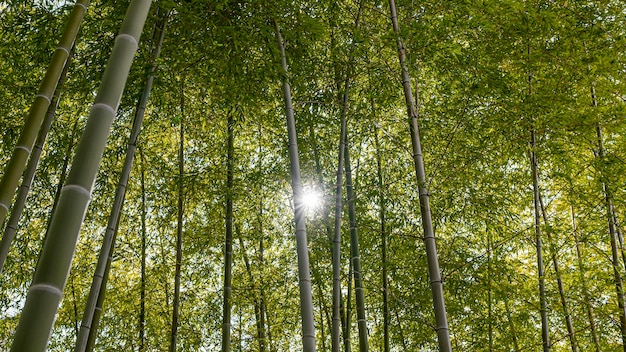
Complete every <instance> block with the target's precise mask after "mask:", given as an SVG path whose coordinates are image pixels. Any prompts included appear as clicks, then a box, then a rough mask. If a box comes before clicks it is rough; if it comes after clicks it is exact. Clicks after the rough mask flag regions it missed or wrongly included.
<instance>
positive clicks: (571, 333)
mask: <svg viewBox="0 0 626 352" xmlns="http://www.w3.org/2000/svg"><path fill="white" fill-rule="evenodd" d="M539 204H540V205H541V215H542V217H543V223H544V224H545V225H546V227H547V231H546V238H547V239H548V248H549V249H550V258H551V259H552V265H553V266H554V275H555V276H556V283H557V287H558V289H559V298H560V299H561V307H562V308H563V315H564V316H565V326H566V327H567V335H568V337H569V342H570V347H571V349H572V352H578V342H577V340H576V331H575V330H574V323H573V322H572V315H571V314H570V311H569V305H568V303H567V297H566V296H565V287H564V285H563V278H562V277H561V269H560V266H559V261H558V259H557V253H556V248H557V247H556V245H555V243H554V241H553V240H552V235H551V230H550V225H549V224H548V214H547V212H546V208H545V207H544V205H543V197H541V192H539Z"/></svg>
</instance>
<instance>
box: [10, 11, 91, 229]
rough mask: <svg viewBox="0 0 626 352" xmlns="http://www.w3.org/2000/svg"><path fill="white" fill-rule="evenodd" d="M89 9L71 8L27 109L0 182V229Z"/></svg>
mask: <svg viewBox="0 0 626 352" xmlns="http://www.w3.org/2000/svg"><path fill="white" fill-rule="evenodd" d="M88 6H89V1H88V0H79V1H77V2H76V4H75V5H74V8H73V9H72V12H71V14H70V16H69V18H68V20H67V23H66V25H65V29H64V30H63V36H62V37H61V40H60V42H59V46H58V47H57V48H56V50H55V51H54V54H52V59H51V60H50V65H49V66H48V70H47V71H46V75H45V77H44V78H43V81H42V82H41V86H40V87H39V91H38V92H37V95H36V96H35V99H34V101H33V104H32V105H31V107H30V110H29V113H28V117H27V118H26V122H25V124H24V128H23V130H22V133H21V135H20V138H19V140H18V141H17V145H16V146H15V149H14V150H13V154H12V155H11V159H10V160H9V163H8V164H7V166H6V167H5V170H4V174H3V175H2V180H1V181H0V225H1V224H3V223H4V219H5V218H6V215H7V213H8V211H9V206H10V202H11V200H12V198H13V195H14V194H15V189H16V188H17V184H18V181H19V178H20V176H21V175H22V171H24V166H25V165H26V161H27V160H28V156H29V155H30V153H31V150H32V148H33V144H34V143H35V139H36V138H37V135H38V132H39V129H40V127H41V124H42V122H43V120H44V117H45V115H46V111H47V110H48V107H49V106H50V105H51V102H52V98H53V94H54V91H55V90H56V87H57V84H58V82H59V79H60V77H61V74H62V72H63V69H64V67H65V66H66V62H67V60H68V58H69V56H70V50H72V47H73V45H74V41H75V40H76V35H77V34H78V29H79V28H80V24H81V22H82V20H83V17H84V16H85V13H86V12H87V7H88Z"/></svg>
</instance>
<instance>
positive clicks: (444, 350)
mask: <svg viewBox="0 0 626 352" xmlns="http://www.w3.org/2000/svg"><path fill="white" fill-rule="evenodd" d="M389 7H390V8H391V23H392V25H393V31H394V33H395V34H396V36H397V44H398V58H399V60H400V67H401V68H402V87H403V89H404V98H405V102H406V107H407V114H408V118H409V127H410V130H411V145H412V147H413V149H412V152H413V164H414V167H415V175H416V178H417V186H418V189H419V199H420V213H421V214H422V227H423V229H424V244H425V246H426V259H427V261H428V273H429V276H430V287H431V292H432V297H433V305H434V308H435V321H436V328H435V329H436V330H437V339H438V341H439V351H440V352H449V351H451V350H452V346H451V344H450V332H449V329H448V318H447V316H446V303H445V301H444V298H443V281H442V279H441V272H440V271H439V258H438V256H437V245H436V243H435V232H434V230H433V224H432V216H431V212H430V205H429V192H428V188H427V184H426V170H425V168H424V157H423V155H422V145H421V141H420V135H419V127H418V123H417V117H418V112H417V104H416V103H415V102H414V100H413V92H412V91H411V77H410V76H409V71H408V68H407V65H406V62H405V61H406V54H405V49H404V44H403V43H402V38H400V26H399V25H398V15H397V11H396V3H395V0H389Z"/></svg>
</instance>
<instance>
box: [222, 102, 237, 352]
mask: <svg viewBox="0 0 626 352" xmlns="http://www.w3.org/2000/svg"><path fill="white" fill-rule="evenodd" d="M227 124H228V126H227V130H228V141H227V147H226V150H227V152H226V236H225V239H224V302H223V303H224V304H223V314H222V352H228V351H230V308H231V304H232V303H231V297H232V278H233V272H232V267H233V168H234V160H233V158H234V152H235V148H234V139H235V137H234V126H233V125H234V122H233V113H232V112H229V113H228V121H227Z"/></svg>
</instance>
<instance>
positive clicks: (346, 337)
mask: <svg viewBox="0 0 626 352" xmlns="http://www.w3.org/2000/svg"><path fill="white" fill-rule="evenodd" d="M346 296H347V298H346V309H345V311H346V317H345V319H344V320H345V324H343V325H344V329H343V350H344V352H351V351H352V345H351V343H352V342H351V341H350V337H351V333H350V332H351V331H352V260H350V261H349V263H348V292H347V293H346Z"/></svg>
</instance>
